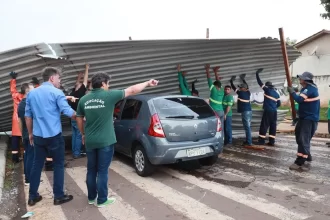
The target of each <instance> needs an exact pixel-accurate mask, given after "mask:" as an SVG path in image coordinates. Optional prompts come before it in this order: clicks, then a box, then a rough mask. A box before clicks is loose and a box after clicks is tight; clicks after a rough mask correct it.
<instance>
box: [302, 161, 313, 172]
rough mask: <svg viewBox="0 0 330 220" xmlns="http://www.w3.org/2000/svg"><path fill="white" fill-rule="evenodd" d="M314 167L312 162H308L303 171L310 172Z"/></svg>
mask: <svg viewBox="0 0 330 220" xmlns="http://www.w3.org/2000/svg"><path fill="white" fill-rule="evenodd" d="M311 167H312V161H306V162H305V163H304V164H303V165H302V166H301V168H302V170H303V171H309V170H310V169H311Z"/></svg>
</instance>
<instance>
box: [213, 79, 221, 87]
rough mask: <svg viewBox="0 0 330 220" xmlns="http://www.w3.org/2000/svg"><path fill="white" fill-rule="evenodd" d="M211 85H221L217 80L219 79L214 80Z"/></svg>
mask: <svg viewBox="0 0 330 220" xmlns="http://www.w3.org/2000/svg"><path fill="white" fill-rule="evenodd" d="M213 85H214V86H217V87H219V88H220V87H221V82H220V81H219V80H215V81H214V82H213Z"/></svg>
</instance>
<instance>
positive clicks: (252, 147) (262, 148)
mask: <svg viewBox="0 0 330 220" xmlns="http://www.w3.org/2000/svg"><path fill="white" fill-rule="evenodd" d="M244 148H247V149H252V150H265V147H264V146H263V145H252V144H247V145H244Z"/></svg>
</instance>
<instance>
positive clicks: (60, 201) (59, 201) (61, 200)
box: [54, 195, 73, 205]
mask: <svg viewBox="0 0 330 220" xmlns="http://www.w3.org/2000/svg"><path fill="white" fill-rule="evenodd" d="M72 199H73V196H72V195H64V196H62V197H61V198H58V199H54V205H61V204H63V203H66V202H70V201H71V200H72Z"/></svg>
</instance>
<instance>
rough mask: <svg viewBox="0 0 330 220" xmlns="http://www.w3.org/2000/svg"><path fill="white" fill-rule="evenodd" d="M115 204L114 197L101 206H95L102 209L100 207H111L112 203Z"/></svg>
mask: <svg viewBox="0 0 330 220" xmlns="http://www.w3.org/2000/svg"><path fill="white" fill-rule="evenodd" d="M115 202H116V199H115V198H114V197H110V198H108V200H107V201H105V202H104V203H102V204H97V207H98V208H102V207H105V206H107V205H111V204H113V203H115Z"/></svg>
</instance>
